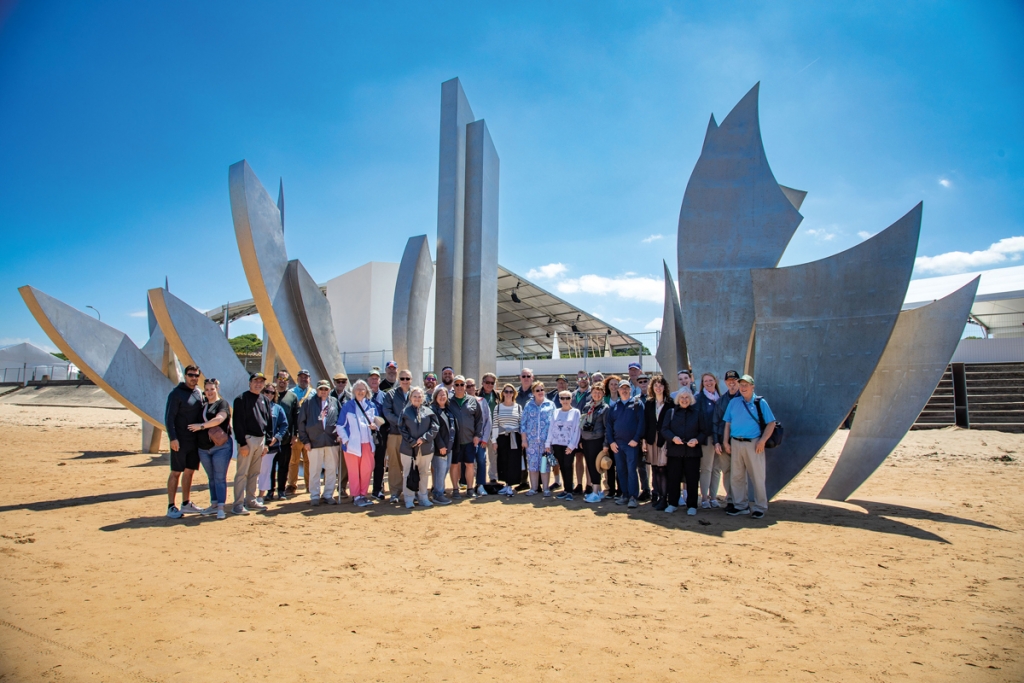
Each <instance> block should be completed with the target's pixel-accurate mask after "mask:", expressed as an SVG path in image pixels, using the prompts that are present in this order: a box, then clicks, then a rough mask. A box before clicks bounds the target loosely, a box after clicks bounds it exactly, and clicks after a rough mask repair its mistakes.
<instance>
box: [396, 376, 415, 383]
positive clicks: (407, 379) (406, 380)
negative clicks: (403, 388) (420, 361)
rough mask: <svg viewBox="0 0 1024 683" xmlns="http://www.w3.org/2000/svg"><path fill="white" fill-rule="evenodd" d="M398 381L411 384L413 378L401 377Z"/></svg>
mask: <svg viewBox="0 0 1024 683" xmlns="http://www.w3.org/2000/svg"><path fill="white" fill-rule="evenodd" d="M398 381H399V382H411V381H412V377H399V378H398Z"/></svg>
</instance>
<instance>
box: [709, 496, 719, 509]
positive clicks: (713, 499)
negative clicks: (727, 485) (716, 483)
mask: <svg viewBox="0 0 1024 683" xmlns="http://www.w3.org/2000/svg"><path fill="white" fill-rule="evenodd" d="M711 507H713V508H717V507H721V506H720V505H719V504H718V499H717V498H712V499H711Z"/></svg>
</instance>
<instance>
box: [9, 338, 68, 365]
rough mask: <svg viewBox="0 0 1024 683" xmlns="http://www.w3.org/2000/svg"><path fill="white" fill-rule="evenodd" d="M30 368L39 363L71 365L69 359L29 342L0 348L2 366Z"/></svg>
mask: <svg viewBox="0 0 1024 683" xmlns="http://www.w3.org/2000/svg"><path fill="white" fill-rule="evenodd" d="M26 365H27V366H28V367H30V368H32V367H36V366H37V365H65V366H66V365H70V363H68V361H66V360H61V359H60V358H57V357H56V356H54V355H53V354H50V353H47V352H46V351H43V350H42V349H41V348H39V347H38V346H32V345H31V344H28V343H23V344H15V345H13V346H7V347H4V348H2V349H0V367H3V368H12V367H19V368H20V367H24V366H26Z"/></svg>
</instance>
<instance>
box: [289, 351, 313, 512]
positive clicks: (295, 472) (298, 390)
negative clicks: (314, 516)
mask: <svg viewBox="0 0 1024 683" xmlns="http://www.w3.org/2000/svg"><path fill="white" fill-rule="evenodd" d="M291 392H292V393H293V394H295V398H296V399H297V400H296V401H295V404H294V405H293V406H292V413H291V415H289V416H288V424H289V425H295V435H296V436H295V437H293V438H292V459H291V460H289V461H288V486H287V487H286V489H285V490H286V491H287V492H288V493H290V494H292V495H294V494H295V492H296V491H297V490H298V485H299V464H300V463H301V464H302V478H303V479H304V480H305V482H306V491H309V456H308V455H307V454H306V451H305V449H303V448H302V442H301V441H299V439H298V438H297V436H298V431H299V412H300V411H301V410H302V406H303V405H304V404H305V403H306V401H307V400H309V398H310V397H311V396H313V395H314V394H316V392H315V391H313V387H311V386H309V370H306V369H305V368H303V369H301V370H299V374H298V376H297V377H296V378H295V386H294V387H292V388H291Z"/></svg>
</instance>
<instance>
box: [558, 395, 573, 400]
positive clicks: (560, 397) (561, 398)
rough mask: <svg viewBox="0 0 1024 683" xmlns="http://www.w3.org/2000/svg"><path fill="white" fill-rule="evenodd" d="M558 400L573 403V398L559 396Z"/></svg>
mask: <svg viewBox="0 0 1024 683" xmlns="http://www.w3.org/2000/svg"><path fill="white" fill-rule="evenodd" d="M558 400H559V401H571V400H572V397H571V396H559V397H558Z"/></svg>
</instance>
